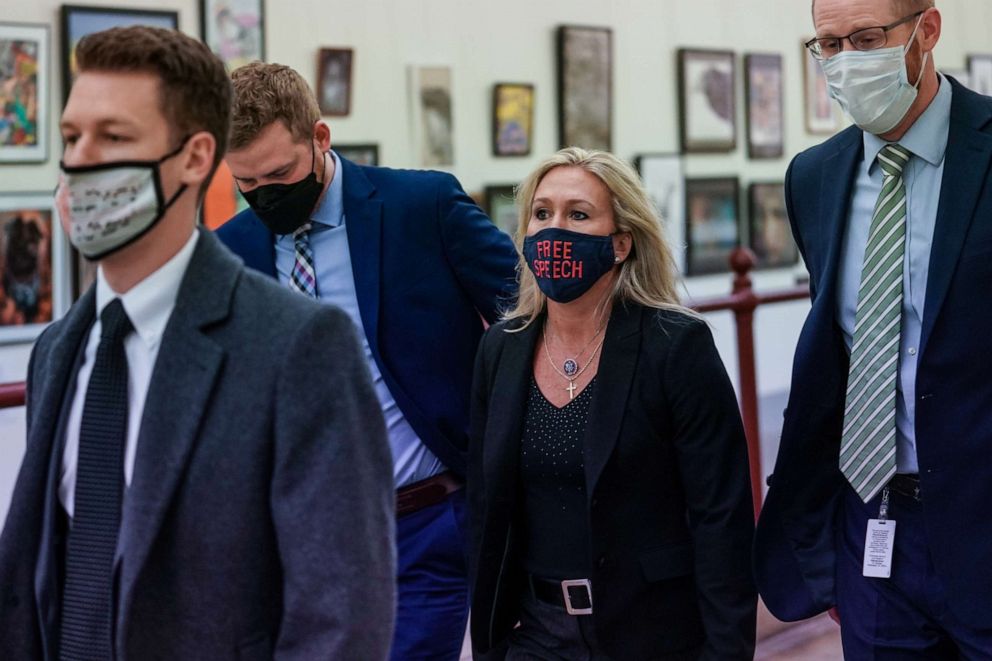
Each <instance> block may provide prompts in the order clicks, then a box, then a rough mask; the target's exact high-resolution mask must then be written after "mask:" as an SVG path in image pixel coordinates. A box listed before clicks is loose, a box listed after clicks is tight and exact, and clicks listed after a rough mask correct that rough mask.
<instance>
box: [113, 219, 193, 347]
mask: <svg viewBox="0 0 992 661" xmlns="http://www.w3.org/2000/svg"><path fill="white" fill-rule="evenodd" d="M199 238H200V232H199V230H193V235H192V236H191V237H189V240H188V241H187V242H186V245H184V246H183V247H182V248H180V250H179V252H177V253H176V254H175V255H173V257H172V259H170V260H169V261H167V262H166V263H165V264H163V265H162V266H161V267H159V268H158V270H156V271H155V272H154V273H152V274H151V275H149V276H148V277H146V278H145V279H144V280H142V281H141V282H139V283H138V284H136V285H135V286H134V287H131V289H129V290H127V292H125V293H124V294H121V295H118V294H117V293H116V292H115V291H114V290H113V289H111V288H110V284H109V283H108V282H107V279H106V278H105V277H104V275H103V267H102V266H101V267H100V268H98V269H97V272H96V314H97V316H98V317H99V316H100V313H101V312H103V308H105V307H106V306H107V305H108V304H109V303H110V302H111V301H112V300H114V299H115V298H120V299H121V303H122V304H123V305H124V311H125V312H127V316H128V319H130V320H131V325H132V326H134V330H135V331H136V332H137V333H138V336H139V337H141V340H142V341H143V342H144V343H145V345H146V346H147V347H148V349H149V350H153V349H155V347H157V346H158V343H159V341H161V339H162V333H164V332H165V325H166V324H167V323H168V321H169V317H170V316H171V315H172V309H173V308H174V307H175V306H176V296H178V295H179V285H180V284H181V283H182V280H183V275H185V273H186V267H187V266H189V262H190V260H191V259H192V258H193V249H194V248H195V247H196V242H197V240H198V239H199Z"/></svg>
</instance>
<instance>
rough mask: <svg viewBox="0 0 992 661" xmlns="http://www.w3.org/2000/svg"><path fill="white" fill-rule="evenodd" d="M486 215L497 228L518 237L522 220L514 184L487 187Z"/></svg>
mask: <svg viewBox="0 0 992 661" xmlns="http://www.w3.org/2000/svg"><path fill="white" fill-rule="evenodd" d="M486 213H487V214H488V215H489V218H490V220H492V221H493V224H495V225H496V227H498V228H500V229H501V230H503V231H504V232H506V233H507V234H509V235H510V236H511V237H513V236H516V234H517V224H518V221H519V220H520V218H519V215H518V214H519V212H518V209H517V201H516V198H515V196H514V187H513V184H500V185H498V186H486Z"/></svg>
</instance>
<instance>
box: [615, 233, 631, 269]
mask: <svg viewBox="0 0 992 661" xmlns="http://www.w3.org/2000/svg"><path fill="white" fill-rule="evenodd" d="M633 246H634V241H633V239H632V238H631V236H630V232H617V233H616V234H614V235H613V254H614V255H616V262H617V264H619V263H621V262H623V261H625V260H626V259H627V258H628V257H629V256H630V251H631V249H632V248H633Z"/></svg>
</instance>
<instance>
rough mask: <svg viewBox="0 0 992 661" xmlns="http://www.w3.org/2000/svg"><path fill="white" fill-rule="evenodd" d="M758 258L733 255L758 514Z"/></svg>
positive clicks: (744, 408)
mask: <svg viewBox="0 0 992 661" xmlns="http://www.w3.org/2000/svg"><path fill="white" fill-rule="evenodd" d="M754 264H755V257H754V253H752V252H751V251H750V250H748V249H747V248H736V249H734V251H733V252H732V253H731V254H730V268H732V269H733V270H734V274H735V275H734V288H733V298H734V299H735V303H736V305H734V321H735V323H736V325H737V362H738V367H739V376H738V378H739V379H740V389H741V418H742V419H743V421H744V433H745V435H746V436H747V455H748V463H749V466H750V469H751V499H752V501H753V504H754V515H755V517H757V516H758V512H760V511H761V491H762V489H761V485H762V480H761V433H760V429H759V426H758V379H757V375H756V372H755V361H754V311H755V309H756V308H757V307H758V297H757V296H756V295H755V293H754V289H753V288H752V287H751V269H753V268H754Z"/></svg>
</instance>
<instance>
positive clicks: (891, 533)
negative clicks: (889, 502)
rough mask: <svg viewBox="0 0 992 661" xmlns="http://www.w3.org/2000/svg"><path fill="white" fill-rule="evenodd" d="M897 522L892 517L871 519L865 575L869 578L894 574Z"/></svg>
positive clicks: (869, 522)
mask: <svg viewBox="0 0 992 661" xmlns="http://www.w3.org/2000/svg"><path fill="white" fill-rule="evenodd" d="M895 537H896V522H895V521H893V520H891V519H869V520H868V534H867V535H866V536H865V564H864V570H863V572H862V573H863V575H864V576H867V577H869V578H889V577H890V576H892V549H893V547H894V545H895Z"/></svg>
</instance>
